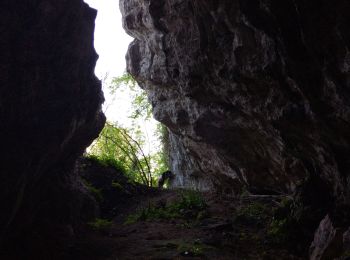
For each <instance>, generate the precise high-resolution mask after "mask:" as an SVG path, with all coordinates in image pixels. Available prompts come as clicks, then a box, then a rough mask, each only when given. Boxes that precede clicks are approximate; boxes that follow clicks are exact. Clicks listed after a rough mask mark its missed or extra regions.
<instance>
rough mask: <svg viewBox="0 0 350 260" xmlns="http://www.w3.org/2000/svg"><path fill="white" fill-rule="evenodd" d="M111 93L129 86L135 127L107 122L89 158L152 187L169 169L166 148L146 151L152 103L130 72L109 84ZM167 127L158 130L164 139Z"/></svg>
mask: <svg viewBox="0 0 350 260" xmlns="http://www.w3.org/2000/svg"><path fill="white" fill-rule="evenodd" d="M108 89H109V91H110V93H111V94H115V93H116V91H117V90H123V89H128V90H129V92H130V93H131V94H130V95H131V96H132V109H131V110H132V111H131V115H130V118H132V120H133V123H132V127H130V128H125V127H122V126H120V125H118V124H117V123H111V122H107V123H106V124H105V127H104V128H103V130H102V132H101V133H100V136H99V137H98V139H97V140H95V142H94V143H93V145H92V146H91V147H90V149H89V157H90V158H94V159H96V160H98V161H99V163H101V164H103V165H106V166H112V167H114V168H116V169H118V170H119V171H121V172H123V173H124V174H125V175H126V176H127V177H129V178H130V179H132V180H134V181H136V182H138V183H142V184H145V185H148V186H155V185H156V184H157V179H158V177H159V175H160V173H161V172H164V171H165V170H167V169H168V160H167V157H166V156H165V153H164V149H163V148H162V147H163V145H162V147H156V149H152V152H149V153H146V152H145V148H144V147H145V146H146V145H147V144H148V145H150V144H149V143H148V142H149V138H148V134H147V133H145V132H144V131H142V127H141V126H142V125H143V124H144V122H145V121H147V120H150V118H151V114H152V113H151V111H152V109H151V105H150V104H149V102H148V100H147V95H146V92H145V91H144V90H142V89H141V88H139V87H138V85H137V83H136V81H135V80H134V79H133V78H132V76H131V75H130V74H127V73H125V74H123V75H122V76H120V77H117V78H114V79H113V80H112V84H111V85H109V86H108ZM164 129H166V128H165V127H161V124H159V126H158V127H157V131H156V132H155V133H154V134H155V135H156V136H158V137H159V138H160V139H162V133H164V131H166V130H164Z"/></svg>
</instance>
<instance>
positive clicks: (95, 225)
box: [87, 218, 113, 231]
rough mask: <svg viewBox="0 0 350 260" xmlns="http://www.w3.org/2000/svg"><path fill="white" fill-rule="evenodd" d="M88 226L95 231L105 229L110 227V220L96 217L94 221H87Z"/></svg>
mask: <svg viewBox="0 0 350 260" xmlns="http://www.w3.org/2000/svg"><path fill="white" fill-rule="evenodd" d="M87 224H88V226H90V227H91V228H92V229H94V230H96V231H105V230H106V229H109V228H111V226H112V224H113V223H112V221H110V220H107V219H102V218H96V219H95V220H94V221H91V222H88V223H87Z"/></svg>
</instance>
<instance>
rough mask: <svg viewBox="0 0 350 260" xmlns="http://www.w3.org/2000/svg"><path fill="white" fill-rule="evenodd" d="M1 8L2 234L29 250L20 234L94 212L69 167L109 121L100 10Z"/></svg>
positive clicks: (68, 5) (7, 1)
mask: <svg viewBox="0 0 350 260" xmlns="http://www.w3.org/2000/svg"><path fill="white" fill-rule="evenodd" d="M0 10H1V11H0V12H1V16H0V24H1V27H0V28H1V37H0V50H1V51H0V53H1V54H0V55H1V59H0V122H1V126H0V136H1V148H0V158H1V165H0V172H1V177H0V178H1V181H0V205H1V214H0V238H1V242H2V244H1V245H3V242H9V241H10V240H11V239H10V238H13V239H16V243H17V244H18V246H20V248H21V250H25V249H24V248H25V247H24V246H23V245H21V244H20V242H21V241H20V240H18V234H20V237H21V238H22V239H23V240H25V239H26V238H28V237H30V236H32V237H31V238H30V239H32V238H33V237H35V238H37V237H38V236H39V235H38V232H39V229H40V228H41V227H42V226H45V225H55V224H57V225H58V226H59V225H61V226H65V227H64V228H63V229H70V228H69V227H68V228H67V225H68V226H69V225H74V224H76V223H77V222H79V221H81V220H82V219H88V218H91V216H93V215H94V206H93V201H92V200H91V198H90V197H89V196H87V195H86V194H85V193H86V192H85V188H84V186H83V185H82V184H81V182H80V181H79V179H78V177H77V176H75V175H74V174H73V173H72V167H73V166H74V162H75V159H76V158H77V156H78V155H80V154H81V153H82V152H83V151H84V149H85V148H86V147H87V146H88V145H89V144H90V142H92V140H93V139H94V138H95V137H96V136H97V135H98V133H99V131H100V130H101V128H102V127H103V124H104V120H105V118H104V115H103V113H102V112H101V103H102V102H103V94H102V92H101V84H100V82H99V80H98V79H97V78H96V77H95V75H94V67H95V62H96V60H97V54H96V52H95V50H94V48H93V31H94V20H95V16H96V11H95V10H93V9H90V8H89V7H88V5H86V4H85V3H84V2H83V1H82V0H69V1H68V0H63V1H55V0H34V1H32V0H30V1H29V0H26V1H17V0H4V1H1V3H0ZM43 229H45V228H43ZM56 235H57V234H56ZM27 236H28V237H27ZM29 241H30V240H29ZM27 246H29V247H30V245H27ZM27 257H29V256H26V258H27ZM46 259H48V258H46Z"/></svg>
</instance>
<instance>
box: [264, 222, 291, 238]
mask: <svg viewBox="0 0 350 260" xmlns="http://www.w3.org/2000/svg"><path fill="white" fill-rule="evenodd" d="M288 233H289V231H288V219H273V220H272V222H271V223H270V226H269V228H268V230H267V235H268V236H269V237H270V239H271V240H272V241H273V242H278V243H284V242H286V241H287V239H288Z"/></svg>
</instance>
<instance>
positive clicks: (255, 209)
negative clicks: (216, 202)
mask: <svg viewBox="0 0 350 260" xmlns="http://www.w3.org/2000/svg"><path fill="white" fill-rule="evenodd" d="M236 215H237V218H245V219H248V220H250V221H252V222H256V223H259V222H260V221H262V220H265V219H266V218H267V217H268V209H267V208H266V206H265V205H264V204H262V203H259V202H252V203H250V204H249V205H247V206H245V207H243V208H241V209H239V210H238V211H237V213H236Z"/></svg>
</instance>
